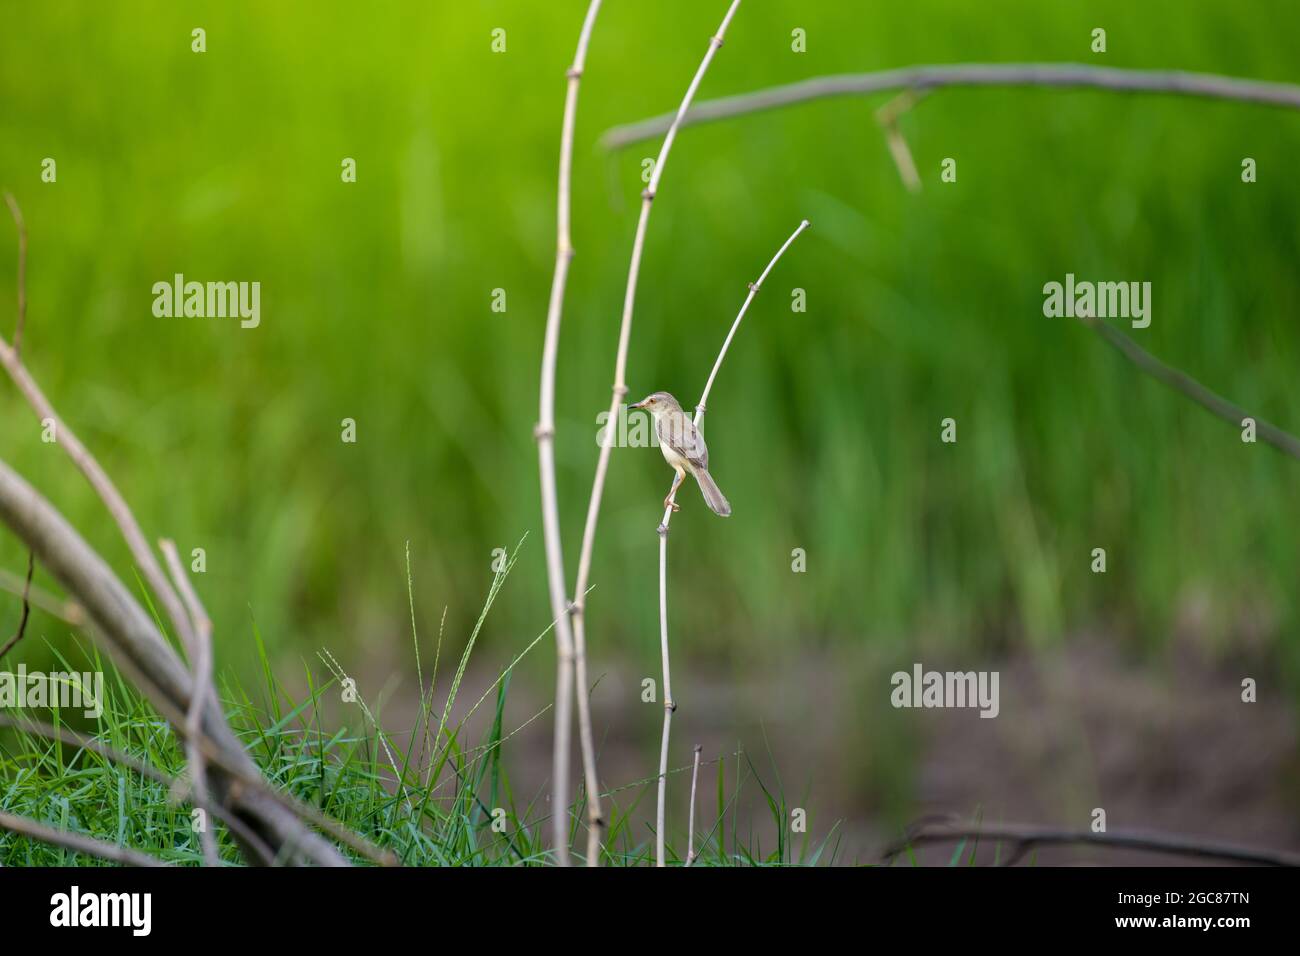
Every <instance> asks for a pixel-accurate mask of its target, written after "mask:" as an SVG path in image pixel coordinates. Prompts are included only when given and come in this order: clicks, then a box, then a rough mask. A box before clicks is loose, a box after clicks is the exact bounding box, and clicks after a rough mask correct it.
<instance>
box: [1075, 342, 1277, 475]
mask: <svg viewBox="0 0 1300 956" xmlns="http://www.w3.org/2000/svg"><path fill="white" fill-rule="evenodd" d="M1079 321H1081V322H1082V323H1083V324H1084V325H1086V326H1088V327H1089V328H1091V329H1092V330H1093V331H1094V332H1096V333H1097V334H1098V335H1100V336H1101V337H1102V338H1103V339H1105V340H1106V342H1107V343H1109V344H1110V345H1111V346H1113V347H1114V348H1115V350H1116V351H1118V352H1119V353H1120V354H1121V355H1123V356H1124V357H1125V358H1126V359H1128V360H1129V361H1130V362H1132V363H1133V364H1134V365H1136V366H1137V367H1138V368H1139V369H1141V370H1142V371H1143V372H1146V373H1147V374H1148V375H1150V376H1151V377H1152V378H1154V379H1155V380H1156V381H1158V382H1162V383H1163V384H1165V385H1167V386H1169V387H1170V388H1172V389H1174V390H1175V391H1177V392H1181V393H1182V394H1183V395H1185V396H1186V397H1188V398H1190V399H1191V400H1192V401H1194V402H1195V403H1196V404H1198V405H1200V406H1201V407H1202V408H1204V409H1205V410H1206V411H1208V412H1209V413H1210V414H1212V415H1215V416H1217V417H1218V418H1222V419H1223V420H1224V421H1225V422H1227V423H1228V424H1230V425H1236V426H1238V427H1241V426H1242V424H1243V420H1244V419H1247V418H1249V419H1251V420H1252V421H1254V422H1255V434H1256V436H1257V437H1259V438H1262V439H1263V440H1264V441H1266V442H1268V443H1269V444H1270V445H1272V446H1273V447H1274V448H1276V449H1277V450H1278V451H1280V452H1283V453H1284V454H1287V455H1290V456H1291V457H1292V458H1297V459H1300V438H1296V437H1295V436H1294V435H1292V434H1290V433H1289V432H1286V431H1283V430H1282V429H1280V428H1278V427H1277V426H1276V425H1272V424H1270V423H1268V422H1266V421H1264V420H1263V419H1262V418H1256V417H1255V416H1254V415H1251V414H1250V413H1249V412H1247V411H1246V410H1245V409H1243V408H1241V407H1240V406H1238V405H1234V404H1233V403H1232V402H1230V401H1228V400H1227V399H1226V398H1222V397H1221V396H1219V395H1216V394H1215V393H1214V392H1212V391H1210V390H1209V389H1208V388H1206V387H1205V386H1204V385H1202V384H1201V383H1200V382H1198V381H1197V380H1196V379H1194V378H1192V377H1191V376H1190V375H1188V374H1187V373H1186V372H1182V371H1179V370H1178V369H1176V368H1173V367H1172V366H1170V365H1167V364H1165V363H1164V362H1162V361H1160V359H1158V358H1156V357H1155V356H1154V355H1152V354H1151V353H1150V352H1148V351H1147V350H1146V349H1144V348H1142V346H1140V345H1138V344H1137V343H1136V342H1134V341H1133V340H1132V339H1131V338H1129V337H1128V336H1127V335H1125V334H1124V333H1123V332H1121V331H1120V330H1119V329H1116V328H1114V327H1113V326H1110V325H1107V324H1106V323H1105V322H1103V321H1101V320H1100V319H1097V318H1094V317H1091V316H1080V318H1079Z"/></svg>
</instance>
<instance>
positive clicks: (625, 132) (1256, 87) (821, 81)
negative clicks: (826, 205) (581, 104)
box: [601, 63, 1300, 149]
mask: <svg viewBox="0 0 1300 956" xmlns="http://www.w3.org/2000/svg"><path fill="white" fill-rule="evenodd" d="M961 86H1046V87H1065V88H1080V89H1099V90H1110V91H1112V92H1116V93H1163V94H1171V95H1176V96H1199V97H1204V98H1206V99H1217V100H1234V101H1237V102H1241V103H1259V104H1262V105H1265V106H1280V107H1283V108H1284V109H1300V85H1296V84H1293V83H1270V82H1266V81H1262V80H1248V79H1239V78H1237V77H1231V76H1219V75H1217V74H1213V73H1189V72H1185V71H1182V70H1126V69H1119V68H1116V67H1105V66H1086V65H1083V64H1078V63H954V64H945V65H926V66H909V67H904V68H903V69H898V70H881V71H879V72H874V73H845V74H840V75H837V76H819V77H814V78H812V79H809V80H802V81H800V82H798V83H789V84H786V85H784V86H774V87H770V88H768V89H763V90H756V91H754V92H752V93H743V94H741V95H739V96H726V97H721V98H719V99H716V100H707V101H705V102H703V103H700V104H699V105H698V106H696V107H695V108H694V109H692V110H691V111H690V113H688V114H687V116H686V118H685V120H684V121H681V122H680V123H679V124H678V125H684V126H691V125H694V124H695V123H709V122H713V121H716V120H722V119H730V118H732V117H736V116H744V115H746V114H748V113H757V112H759V111H761V110H769V109H776V108H778V107H782V106H792V105H794V104H796V103H807V102H809V101H811V100H820V99H826V98H827V97H833V96H864V95H867V94H870V93H881V92H887V91H889V90H904V89H911V90H916V91H918V92H921V91H927V90H937V89H943V88H945V87H961ZM674 122H676V118H675V117H674V116H672V115H671V114H664V115H662V116H654V117H651V118H650V119H646V120H641V121H639V122H635V123H628V124H625V125H622V126H616V127H614V128H612V129H610V130H608V131H607V132H606V133H605V134H604V135H603V136H602V137H601V143H602V145H604V147H605V148H606V149H621V148H622V147H624V146H627V145H629V144H631V143H637V142H640V141H641V140H644V139H651V138H653V137H655V136H658V135H660V134H661V133H663V132H664V131H665V130H666V129H668V127H669V124H672V123H674Z"/></svg>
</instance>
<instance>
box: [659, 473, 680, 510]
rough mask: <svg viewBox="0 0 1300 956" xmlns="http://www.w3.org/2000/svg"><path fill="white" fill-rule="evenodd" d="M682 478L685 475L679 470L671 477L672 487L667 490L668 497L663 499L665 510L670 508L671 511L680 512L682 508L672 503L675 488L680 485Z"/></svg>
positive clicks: (675, 491)
mask: <svg viewBox="0 0 1300 956" xmlns="http://www.w3.org/2000/svg"><path fill="white" fill-rule="evenodd" d="M684 477H685V474H684V473H683V472H682V471H681V470H680V469H679V470H678V472H677V474H676V475H675V476H673V486H672V487H671V488H669V489H668V495H667V496H666V497H665V498H664V509H665V510H667V509H668V508H672V509H673V511H681V510H682V506H681V505H679V504H678V503H677V502H675V501H673V495H674V494H676V493H677V486H678V485H680V484H681V483H682V478H684Z"/></svg>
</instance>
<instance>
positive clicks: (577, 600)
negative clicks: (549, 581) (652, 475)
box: [557, 0, 740, 862]
mask: <svg viewBox="0 0 1300 956" xmlns="http://www.w3.org/2000/svg"><path fill="white" fill-rule="evenodd" d="M739 7H740V0H732V2H731V5H730V6H729V7H728V8H727V13H726V15H725V16H724V17H723V18H722V23H721V25H720V26H719V27H718V32H717V33H715V34H714V35H713V36H712V37H711V38H710V39H709V48H708V50H706V51H705V53H704V59H703V60H701V61H700V66H699V68H698V69H697V70H696V71H695V76H694V77H693V78H692V79H691V84H690V86H688V87H687V88H686V94H685V95H684V96H683V97H682V102H681V105H680V106H678V107H677V112H676V114H674V115H675V116H676V120H675V121H673V122H670V123H669V124H668V126H667V127H666V128H665V132H666V135H665V136H664V141H663V144H662V145H661V146H660V147H659V155H658V157H657V158H656V159H655V164H654V170H653V171H652V172H651V174H650V183H649V185H647V186H646V188H645V189H644V190H643V191H642V193H641V214H640V216H639V218H638V219H637V224H636V235H635V237H634V238H633V240H632V257H631V260H630V261H629V263H628V270H627V288H626V289H625V290H624V293H623V318H622V322H621V323H620V326H619V334H618V353H617V355H616V357H615V360H614V387H613V394H612V396H611V397H610V405H609V414H608V416H607V425H606V428H605V434H604V440H603V441H602V442H601V443H600V457H599V458H598V459H597V461H596V476H595V478H594V479H593V481H592V486H591V499H590V501H589V502H588V503H587V521H586V524H585V525H584V527H583V531H582V551H581V553H580V554H579V557H578V576H577V579H576V581H575V584H574V589H573V593H574V595H575V597H574V600H573V603H572V605H571V608H572V618H573V634H574V644H575V647H581V648H585V647H586V642H587V641H586V607H585V603H584V602H585V598H584V597H583V595H585V594H586V593H587V584H588V580H589V578H590V577H591V557H592V552H593V549H594V547H595V543H596V521H597V519H598V518H599V516H600V502H601V497H602V495H603V494H604V491H605V477H606V475H607V474H608V473H609V458H610V454H611V452H612V451H613V449H614V433H615V431H616V430H617V429H615V428H614V425H615V423H616V422H617V421H618V413H619V408H620V407H621V406H622V404H623V399H624V397H626V395H627V355H628V346H629V344H630V342H631V338H632V310H633V306H634V305H635V303H636V286H637V278H638V276H639V274H640V270H641V256H642V253H643V251H644V250H645V236H646V229H647V228H648V226H649V225H650V209H651V206H652V205H653V204H654V198H655V194H656V193H657V192H658V190H659V183H660V180H661V179H662V178H663V174H664V168H665V167H666V166H667V164H668V154H669V152H670V151H671V150H672V147H673V142H674V141H675V140H676V139H677V129H678V126H679V125H680V120H681V118H682V117H683V116H685V115H686V111H687V110H688V109H690V106H691V101H692V100H694V99H695V92H696V90H698V89H699V87H700V83H701V81H702V80H703V79H704V74H705V73H706V72H708V69H709V64H710V63H712V62H713V57H714V55H715V54H716V53H717V52H718V49H719V48H720V47H721V46H722V43H723V39H724V38H725V36H726V33H727V28H728V26H730V24H731V19H732V17H734V16H735V15H736V10H737V9H738V8H739ZM583 675H584V677H585V662H584V665H583ZM578 692H579V694H585V693H587V688H586V686H585V680H580V686H579V687H578ZM665 693H667V688H665ZM557 716H558V715H557ZM588 791H589V795H588V799H590V798H591V797H592V796H594V795H596V794H597V793H598V792H599V788H594V789H593V788H592V787H591V786H590V785H589V786H588ZM659 839H660V843H661V845H662V841H663V834H662V831H661V833H660V837H659ZM659 856H660V860H661V862H662V857H663V854H662V852H661V853H660V854H659Z"/></svg>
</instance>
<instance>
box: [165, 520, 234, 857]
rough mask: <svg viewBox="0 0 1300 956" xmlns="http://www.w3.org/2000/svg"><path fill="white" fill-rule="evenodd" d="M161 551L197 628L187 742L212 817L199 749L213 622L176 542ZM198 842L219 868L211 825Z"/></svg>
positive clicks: (197, 791) (201, 803)
mask: <svg viewBox="0 0 1300 956" xmlns="http://www.w3.org/2000/svg"><path fill="white" fill-rule="evenodd" d="M158 550H160V551H161V552H162V553H163V558H164V559H165V560H166V561H167V568H168V570H169V571H170V572H171V575H172V580H173V581H174V582H175V583H176V590H177V591H179V592H180V595H181V599H182V600H183V601H184V602H185V607H186V608H187V609H188V611H189V615H190V623H191V624H192V625H193V627H194V635H195V642H196V644H197V647H196V648H195V656H194V658H193V660H192V661H191V665H192V667H193V672H194V687H195V688H196V689H198V690H200V691H202V692H201V693H195V694H193V695H192V696H191V697H190V706H189V710H188V711H186V714H185V743H186V750H187V752H188V759H189V764H190V784H191V787H192V788H193V791H194V803H195V805H196V806H198V807H200V808H201V809H202V810H204V811H205V812H207V813H208V814H209V815H212V806H211V803H210V802H209V800H208V784H207V771H206V769H205V767H204V765H203V754H202V752H201V750H200V749H199V736H200V733H199V731H200V721H201V719H202V716H203V706H202V705H203V701H204V697H205V696H206V691H207V688H209V687H211V686H212V619H211V618H209V617H208V612H207V611H205V610H204V609H203V602H201V601H200V600H199V596H198V594H196V593H195V592H194V587H193V586H192V585H191V583H190V579H189V577H188V576H187V575H186V573H185V566H184V565H182V564H181V558H180V554H179V553H178V552H177V551H176V543H175V542H173V541H169V540H165V539H164V540H162V541H159V542H158ZM199 840H200V842H201V843H202V845H203V859H204V861H205V862H206V863H207V865H208V866H217V865H219V863H220V861H219V860H218V858H217V841H216V839H215V838H214V837H213V836H212V828H211V827H210V826H207V825H205V826H204V827H203V829H202V830H201V831H199Z"/></svg>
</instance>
